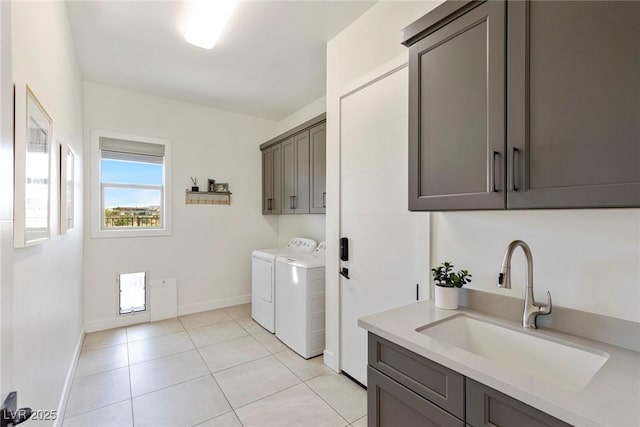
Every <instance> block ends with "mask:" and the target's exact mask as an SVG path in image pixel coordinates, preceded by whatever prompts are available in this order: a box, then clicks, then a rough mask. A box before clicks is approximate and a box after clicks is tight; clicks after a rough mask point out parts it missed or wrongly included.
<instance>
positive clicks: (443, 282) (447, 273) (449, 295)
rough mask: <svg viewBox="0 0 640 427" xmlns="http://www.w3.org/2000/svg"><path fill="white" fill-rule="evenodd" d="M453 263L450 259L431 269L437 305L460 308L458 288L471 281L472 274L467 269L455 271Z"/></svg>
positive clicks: (448, 308)
mask: <svg viewBox="0 0 640 427" xmlns="http://www.w3.org/2000/svg"><path fill="white" fill-rule="evenodd" d="M453 268H454V266H453V264H451V263H450V262H448V261H445V262H443V263H442V265H441V266H439V267H437V268H432V269H431V275H432V276H433V280H434V282H435V285H436V286H435V288H436V307H438V308H444V309H447V310H456V309H457V308H458V288H461V287H463V286H464V285H466V284H467V283H469V282H471V279H470V277H471V274H469V272H468V271H467V270H460V271H458V272H457V273H456V272H454V271H453Z"/></svg>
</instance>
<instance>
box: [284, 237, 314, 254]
mask: <svg viewBox="0 0 640 427" xmlns="http://www.w3.org/2000/svg"><path fill="white" fill-rule="evenodd" d="M317 245H318V243H317V242H316V241H315V240H312V239H306V238H304V237H294V238H292V239H291V240H289V243H288V244H287V248H288V249H291V250H292V251H293V252H312V251H313V250H314V249H315V248H316V246H317Z"/></svg>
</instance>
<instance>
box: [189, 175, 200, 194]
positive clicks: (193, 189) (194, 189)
mask: <svg viewBox="0 0 640 427" xmlns="http://www.w3.org/2000/svg"><path fill="white" fill-rule="evenodd" d="M191 182H192V183H193V186H192V187H191V191H195V192H197V191H198V190H200V188H199V187H198V177H197V176H192V177H191Z"/></svg>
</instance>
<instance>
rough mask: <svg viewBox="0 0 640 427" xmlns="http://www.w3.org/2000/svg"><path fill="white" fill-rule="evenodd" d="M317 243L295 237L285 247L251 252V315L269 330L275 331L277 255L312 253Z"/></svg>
mask: <svg viewBox="0 0 640 427" xmlns="http://www.w3.org/2000/svg"><path fill="white" fill-rule="evenodd" d="M317 245H318V243H317V242H316V241H315V240H311V239H305V238H303V237H294V238H292V239H291V240H289V243H288V244H287V246H285V247H283V248H273V249H256V250H255V251H253V252H252V253H251V317H253V320H255V321H256V322H258V323H259V324H260V325H262V327H263V328H265V329H266V330H268V331H269V332H271V333H274V332H275V313H276V312H275V307H274V306H275V278H276V271H275V270H276V268H275V264H276V257H277V256H279V255H288V254H302V253H311V252H313V250H314V249H315V248H316V246H317Z"/></svg>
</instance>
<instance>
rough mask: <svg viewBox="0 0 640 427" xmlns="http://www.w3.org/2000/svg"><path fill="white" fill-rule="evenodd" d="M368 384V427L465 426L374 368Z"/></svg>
mask: <svg viewBox="0 0 640 427" xmlns="http://www.w3.org/2000/svg"><path fill="white" fill-rule="evenodd" d="M367 384H368V387H367V406H368V407H367V423H368V425H369V427H373V426H393V427H396V426H403V427H413V426H415V427H419V426H434V427H435V426H460V427H462V426H464V422H463V421H462V420H460V419H458V418H456V417H454V416H453V415H451V414H449V413H448V412H447V411H444V410H442V409H440V408H439V407H438V406H436V405H434V404H433V403H431V402H429V401H428V400H426V399H424V398H422V397H420V396H419V395H417V394H415V393H414V392H412V391H411V390H409V389H408V388H407V387H404V386H402V385H401V384H400V383H398V382H396V381H394V380H392V379H391V378H389V377H387V376H386V375H382V374H381V373H380V372H378V371H376V370H375V369H373V368H371V367H368V368H367Z"/></svg>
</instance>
